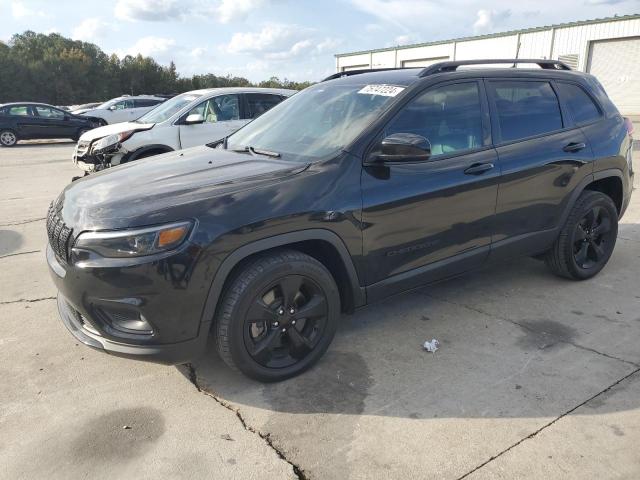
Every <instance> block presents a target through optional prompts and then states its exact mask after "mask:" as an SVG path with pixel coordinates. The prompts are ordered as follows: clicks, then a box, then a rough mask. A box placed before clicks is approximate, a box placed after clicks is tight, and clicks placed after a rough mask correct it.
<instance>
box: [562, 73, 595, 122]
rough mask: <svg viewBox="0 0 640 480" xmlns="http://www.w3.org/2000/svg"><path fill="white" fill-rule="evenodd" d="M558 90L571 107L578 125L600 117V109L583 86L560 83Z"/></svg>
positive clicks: (572, 114) (570, 109)
mask: <svg viewBox="0 0 640 480" xmlns="http://www.w3.org/2000/svg"><path fill="white" fill-rule="evenodd" d="M558 91H559V93H560V96H561V97H562V99H563V100H564V102H565V103H566V104H567V106H568V107H569V111H570V112H571V116H572V117H573V120H574V121H575V122H576V124H578V125H584V124H585V123H590V122H593V121H594V120H597V119H598V118H600V116H601V115H600V109H598V107H597V106H596V104H595V103H594V102H593V100H592V99H591V97H590V96H589V95H587V92H585V91H584V90H583V89H582V88H580V87H579V86H577V85H573V84H570V83H558Z"/></svg>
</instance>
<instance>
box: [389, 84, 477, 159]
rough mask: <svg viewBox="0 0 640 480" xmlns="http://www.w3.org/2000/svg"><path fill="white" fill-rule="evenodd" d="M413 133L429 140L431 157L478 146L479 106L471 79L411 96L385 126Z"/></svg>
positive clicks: (475, 87) (391, 132)
mask: <svg viewBox="0 0 640 480" xmlns="http://www.w3.org/2000/svg"><path fill="white" fill-rule="evenodd" d="M394 133H414V134H417V135H421V136H423V137H424V138H426V139H427V140H429V142H430V143H431V157H437V156H439V155H446V154H450V153H455V152H459V151H465V150H472V149H475V148H478V147H480V146H482V144H483V141H482V138H483V134H482V106H481V102H480V92H479V90H478V84H477V83H475V82H468V83H456V84H451V85H444V86H442V87H436V88H432V89H429V90H427V91H426V92H424V93H422V94H420V95H418V97H416V98H414V99H413V100H411V101H410V102H409V103H408V104H407V105H406V106H405V107H404V108H403V109H402V110H401V111H400V112H399V113H398V115H396V117H395V118H394V119H393V120H392V121H391V122H390V123H389V125H388V126H387V128H386V130H385V137H386V136H389V135H391V134H394Z"/></svg>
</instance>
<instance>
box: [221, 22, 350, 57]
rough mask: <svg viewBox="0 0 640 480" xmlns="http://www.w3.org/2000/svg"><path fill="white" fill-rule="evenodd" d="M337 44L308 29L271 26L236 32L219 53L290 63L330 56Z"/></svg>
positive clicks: (281, 25) (336, 40) (278, 25)
mask: <svg viewBox="0 0 640 480" xmlns="http://www.w3.org/2000/svg"><path fill="white" fill-rule="evenodd" d="M340 43H341V41H340V40H338V39H335V38H329V37H327V38H318V36H317V32H316V31H315V30H314V29H312V28H305V27H301V26H299V25H284V24H276V23H271V24H267V25H264V26H263V27H262V29H261V30H259V31H257V32H237V33H235V34H233V36H232V37H231V41H230V42H229V43H228V44H227V45H225V46H223V50H225V51H226V52H228V53H232V54H249V55H253V56H255V57H258V58H260V59H262V60H290V59H294V58H300V57H302V56H303V55H307V56H315V55H320V54H326V53H327V52H333V51H334V50H335V48H336V47H337V46H338V45H340Z"/></svg>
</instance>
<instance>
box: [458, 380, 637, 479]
mask: <svg viewBox="0 0 640 480" xmlns="http://www.w3.org/2000/svg"><path fill="white" fill-rule="evenodd" d="M638 372H640V367H639V368H637V369H635V370H634V371H633V372H631V373H629V374H627V375H625V376H624V377H622V378H621V379H620V380H618V381H617V382H615V383H612V384H611V385H609V386H608V387H607V388H605V389H604V390H602V391H600V392H598V393H596V394H595V395H593V396H591V397H589V398H587V399H586V400H585V401H584V402H582V403H580V404H579V405H576V406H575V407H573V408H571V409H570V410H567V411H566V412H564V413H563V414H562V415H560V416H559V417H556V418H554V419H553V420H551V421H550V422H549V423H547V424H545V425H543V426H542V427H540V428H539V429H537V430H536V431H535V432H533V433H531V434H530V435H527V436H526V437H524V438H521V439H520V440H518V441H517V442H516V443H514V444H513V445H511V446H509V447H507V448H505V449H504V450H502V451H501V452H499V453H498V454H496V455H494V456H492V457H491V458H489V459H488V460H486V461H485V462H483V463H481V464H480V465H478V466H477V467H475V468H474V469H472V470H470V471H468V472H467V473H465V474H464V475H462V476H461V477H458V479H457V480H462V479H463V478H467V477H468V476H469V475H471V474H472V473H474V472H477V471H478V470H480V469H481V468H482V467H484V466H485V465H488V464H489V463H491V462H492V461H494V460H495V459H496V458H498V457H501V456H502V455H504V454H505V453H507V452H509V451H510V450H512V449H514V448H515V447H517V446H518V445H520V444H521V443H523V442H525V441H527V440H529V439H531V438H533V437H535V436H536V435H538V434H539V433H540V432H542V431H543V430H545V429H546V428H548V427H550V426H551V425H553V424H554V423H556V422H558V421H559V420H561V419H562V418H564V417H566V416H567V415H570V414H572V413H573V412H575V411H576V410H577V409H579V408H580V407H582V406H584V405H586V404H587V403H589V402H590V401H591V400H593V399H595V398H597V397H599V396H600V395H602V394H604V393H607V392H608V391H609V390H611V389H612V388H613V387H615V386H616V385H618V384H620V383H622V382H624V381H625V380H627V379H628V378H630V377H632V376H633V375H635V374H637V373H638Z"/></svg>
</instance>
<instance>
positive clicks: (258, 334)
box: [214, 250, 340, 382]
mask: <svg viewBox="0 0 640 480" xmlns="http://www.w3.org/2000/svg"><path fill="white" fill-rule="evenodd" d="M339 317H340V295H339V293H338V288H337V286H336V283H335V281H334V279H333V277H332V275H331V273H330V272H329V271H328V270H327V269H326V267H325V266H324V265H322V264H321V263H320V262H318V261H317V260H316V259H314V258H312V257H310V256H308V255H305V254H303V253H301V252H298V251H295V250H277V251H273V252H270V253H268V254H263V255H259V256H257V257H255V258H254V259H253V260H252V261H249V262H248V263H247V264H246V265H245V266H244V267H243V268H242V269H241V271H239V272H238V273H237V275H235V276H234V277H233V278H232V280H231V284H230V285H229V286H228V288H226V290H225V293H224V294H223V297H222V300H221V303H220V305H219V308H218V313H217V318H216V322H215V327H214V328H215V334H216V337H217V345H218V352H219V354H220V356H221V357H222V359H223V360H224V361H225V362H226V363H227V364H228V365H229V366H230V367H232V368H234V369H237V370H240V371H241V372H242V373H244V374H245V375H247V376H249V377H251V378H254V379H256V380H260V381H265V382H273V381H279V380H284V379H286V378H289V377H292V376H295V375H297V374H299V373H301V372H303V371H304V370H306V369H307V368H309V367H311V366H312V365H313V364H314V363H315V362H316V361H317V360H318V359H319V358H320V357H321V356H322V354H323V353H324V352H325V351H326V350H327V348H328V347H329V344H330V343H331V340H332V339H333V336H334V334H335V331H336V327H337V324H338V320H339Z"/></svg>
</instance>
